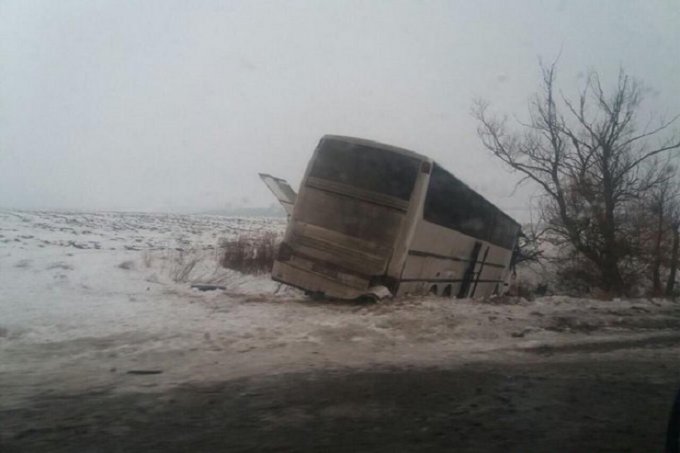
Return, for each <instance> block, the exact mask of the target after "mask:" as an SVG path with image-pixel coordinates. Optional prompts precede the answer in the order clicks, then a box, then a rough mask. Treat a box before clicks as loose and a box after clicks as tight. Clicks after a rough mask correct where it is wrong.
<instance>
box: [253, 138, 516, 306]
mask: <svg viewBox="0 0 680 453" xmlns="http://www.w3.org/2000/svg"><path fill="white" fill-rule="evenodd" d="M261 176H262V178H263V179H264V180H265V182H266V183H267V185H268V186H270V188H272V190H273V191H274V192H275V194H276V195H277V197H278V198H279V199H280V200H281V201H282V203H283V204H284V206H285V207H287V210H288V212H289V222H288V227H287V230H286V233H285V236H284V239H283V242H282V243H281V245H280V248H279V252H278V256H277V259H276V260H275V262H274V267H273V270H272V278H273V279H274V280H276V281H279V282H281V283H285V284H287V285H291V286H294V287H297V288H301V289H303V290H305V291H306V292H308V293H311V294H317V295H325V296H327V297H330V298H341V299H354V298H359V297H362V296H369V297H377V298H382V297H385V296H389V295H393V296H397V295H409V294H414V295H415V294H437V295H441V296H448V297H459V298H461V297H486V296H490V295H493V294H500V293H502V292H503V290H504V285H505V284H506V279H507V277H508V273H509V270H510V265H511V260H512V257H513V250H514V249H515V245H516V241H517V237H518V235H519V233H520V226H519V224H518V223H517V222H515V221H514V220H513V219H512V218H510V217H509V216H508V215H506V214H505V213H503V212H502V211H501V210H500V209H498V208H497V207H495V206H494V205H493V204H491V203H490V202H489V201H487V200H486V199H484V197H482V196H481V195H479V194H478V193H477V192H475V191H474V190H472V189H470V188H469V187H468V186H466V185H465V184H464V183H462V182H461V181H460V180H459V179H457V178H456V177H454V176H453V175H452V174H451V173H449V172H448V171H446V170H445V169H444V168H442V167H441V166H440V165H438V164H437V163H436V162H434V161H433V160H432V159H430V158H428V157H426V156H423V155H420V154H417V153H415V152H412V151H408V150H405V149H401V148H396V147H393V146H388V145H384V144H380V143H376V142H373V141H369V140H364V139H359V138H351V137H341V136H333V135H327V136H324V137H323V138H322V139H321V141H320V142H319V145H318V146H317V148H316V150H315V151H314V155H313V156H312V158H311V160H310V161H309V165H308V167H307V170H306V172H305V175H304V178H303V180H302V183H301V185H300V190H299V193H298V194H297V195H296V194H295V192H294V191H292V189H290V187H289V186H288V185H287V184H286V183H285V181H283V180H279V179H277V178H273V177H271V176H269V175H261ZM276 186H278V189H275V188H274V187H276ZM277 191H278V193H277Z"/></svg>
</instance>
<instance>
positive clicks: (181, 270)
mask: <svg viewBox="0 0 680 453" xmlns="http://www.w3.org/2000/svg"><path fill="white" fill-rule="evenodd" d="M204 259H205V256H203V255H201V254H199V253H198V252H196V251H195V250H177V251H174V253H173V254H172V256H171V257H170V263H169V266H170V267H169V269H168V271H169V275H170V278H171V279H172V280H173V281H174V282H176V283H186V282H190V281H193V280H192V279H191V278H190V277H191V274H192V272H194V269H195V268H196V266H197V265H198V264H199V263H201V262H202V261H203V260H204Z"/></svg>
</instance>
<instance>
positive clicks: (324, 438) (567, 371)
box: [0, 362, 678, 453]
mask: <svg viewBox="0 0 680 453" xmlns="http://www.w3.org/2000/svg"><path fill="white" fill-rule="evenodd" d="M675 366H676V364H659V363H654V362H636V363H631V362H626V363H624V362H580V363H557V364H555V363H553V364H547V363H543V364H540V365H512V366H510V365H502V366H501V365H494V364H483V365H474V366H465V367H461V368H457V369H449V370H441V369H419V368H409V369H380V370H374V371H356V370H340V371H323V372H322V371H319V372H310V373H299V374H288V375H274V376H266V377H258V378H250V379H240V380H234V381H227V382H224V383H220V384H216V385H210V386H183V387H179V388H176V389H174V390H172V391H168V392H166V393H163V394H136V393H135V394H123V395H115V394H83V395H70V396H66V395H65V396H61V397H56V396H45V397H40V398H36V399H35V400H34V401H33V403H32V405H31V406H30V407H26V408H22V409H18V410H4V411H3V410H0V433H1V434H2V437H0V439H1V443H0V447H2V448H0V450H2V451H3V452H5V453H9V452H18V451H22V452H24V451H28V452H32V451H35V452H38V451H40V452H44V451H56V452H70V451H84V452H88V451H114V452H118V451H119V452H135V451H145V452H149V451H163V452H183V451H186V452H195V451H224V452H246V451H249V452H250V451H252V452H259V451H265V452H271V451H277V452H278V451H309V452H318V451H324V452H344V451H364V452H383V451H384V452H394V451H399V452H403V451H456V452H520V451H521V452H528V451H530V452H551V453H552V452H581V451H588V452H626V451H630V452H641V451H661V450H662V448H663V442H664V431H665V427H666V420H667V416H668V413H669V410H670V407H671V404H672V401H673V396H674V393H675V391H676V390H677V384H678V383H677V381H676V379H677V376H678V369H673V367H675ZM148 379H153V376H149V377H148Z"/></svg>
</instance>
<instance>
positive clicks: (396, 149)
mask: <svg viewBox="0 0 680 453" xmlns="http://www.w3.org/2000/svg"><path fill="white" fill-rule="evenodd" d="M326 138H328V139H331V140H338V141H343V142H347V143H356V144H359V145H364V146H370V147H373V148H380V149H384V150H387V151H392V152H395V153H398V154H403V155H405V156H410V157H414V158H416V159H418V160H422V161H427V162H430V163H432V164H435V163H436V162H435V161H434V160H433V159H432V158H430V157H427V156H424V155H422V154H418V153H416V152H414V151H411V150H408V149H404V148H399V147H397V146H392V145H386V144H385V143H380V142H376V141H373V140H368V139H365V138H359V137H348V136H344V135H324V136H323V137H322V138H321V139H322V140H323V139H326ZM437 165H438V166H439V167H440V168H441V169H442V170H444V171H445V172H446V173H448V174H449V175H450V176H451V177H452V178H454V179H456V180H458V181H459V182H460V183H461V184H463V185H464V186H465V187H466V188H467V189H468V190H470V191H471V192H475V193H477V194H478V195H479V196H480V197H482V198H483V199H484V201H486V202H487V203H489V205H491V206H492V207H493V208H495V209H496V210H498V212H500V213H501V214H502V215H503V216H505V217H506V218H507V219H508V220H511V221H512V222H514V223H515V224H517V225H518V226H520V224H519V222H517V221H516V220H515V219H513V218H512V217H510V216H509V215H508V214H506V213H505V212H503V210H502V209H500V208H499V207H498V206H496V205H495V204H493V203H491V202H490V201H489V200H487V199H486V197H485V196H483V195H482V194H480V193H479V192H477V191H476V190H474V189H472V188H471V187H470V186H468V185H467V184H465V182H463V181H461V179H460V178H458V177H456V176H455V175H454V174H453V173H451V172H450V171H448V170H447V169H446V168H445V167H444V166H443V165H439V164H437Z"/></svg>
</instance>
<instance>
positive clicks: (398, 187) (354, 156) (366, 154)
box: [309, 138, 420, 201]
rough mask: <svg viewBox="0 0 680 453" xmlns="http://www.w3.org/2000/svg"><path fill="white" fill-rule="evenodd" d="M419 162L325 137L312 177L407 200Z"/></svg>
mask: <svg viewBox="0 0 680 453" xmlns="http://www.w3.org/2000/svg"><path fill="white" fill-rule="evenodd" d="M419 163H420V161H419V160H418V159H416V158H414V157H410V156H404V155H402V154H398V153H395V152H392V151H388V150H384V149H380V148H373V147H370V146H366V145H362V144H358V143H352V142H347V141H341V140H336V139H332V138H325V139H323V140H322V141H321V143H320V144H319V149H318V153H317V156H316V160H315V161H314V164H313V165H312V169H311V171H310V174H309V176H312V177H315V178H320V179H325V180H329V181H333V182H338V183H342V184H346V185H348V186H352V187H356V188H359V189H364V190H369V191H372V192H377V193H380V194H383V195H388V196H391V197H395V198H399V199H402V200H406V201H408V200H409V198H410V197H411V192H412V191H413V186H414V185H415V181H416V177H417V176H418V168H419Z"/></svg>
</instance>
